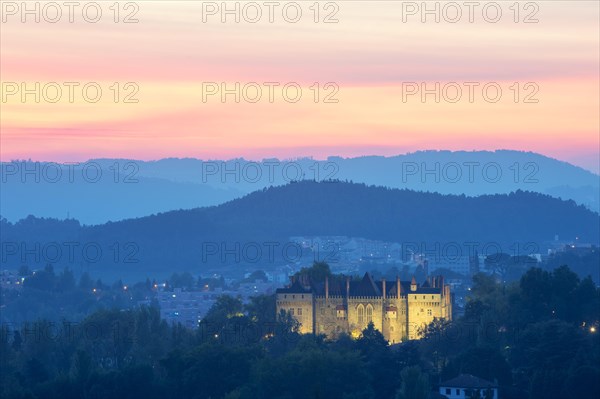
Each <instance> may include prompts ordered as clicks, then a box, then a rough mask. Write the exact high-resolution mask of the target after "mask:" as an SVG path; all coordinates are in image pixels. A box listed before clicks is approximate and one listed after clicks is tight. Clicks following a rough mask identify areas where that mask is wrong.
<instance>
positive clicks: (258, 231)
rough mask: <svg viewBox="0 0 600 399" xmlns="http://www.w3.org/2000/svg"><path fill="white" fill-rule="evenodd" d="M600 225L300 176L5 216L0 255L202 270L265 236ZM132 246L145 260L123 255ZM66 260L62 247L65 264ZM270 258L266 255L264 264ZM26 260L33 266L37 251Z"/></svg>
mask: <svg viewBox="0 0 600 399" xmlns="http://www.w3.org/2000/svg"><path fill="white" fill-rule="evenodd" d="M599 224H600V219H599V217H598V214H597V213H594V212H591V211H589V210H587V209H586V208H584V207H583V206H578V205H576V204H575V203H574V202H572V201H562V200H558V199H555V198H552V197H550V196H546V195H541V194H537V193H531V192H522V191H519V192H516V193H511V194H508V195H490V196H481V197H466V196H454V195H441V194H436V193H422V192H415V191H410V190H398V189H387V188H381V187H368V186H366V185H363V184H355V183H344V182H320V183H318V182H311V181H303V182H298V183H292V184H288V185H286V186H279V187H272V188H268V189H263V190H259V191H257V192H254V193H252V194H249V195H247V196H245V197H243V198H241V199H237V200H234V201H230V202H228V203H225V204H222V205H219V206H215V207H209V208H198V209H192V210H180V211H172V212H167V213H162V214H157V215H152V216H148V217H142V218H138V219H131V220H125V221H121V222H116V223H107V224H104V225H99V226H92V227H81V226H79V224H78V223H77V222H76V221H56V220H47V219H46V220H44V219H37V218H33V217H31V218H28V219H25V220H22V221H20V222H18V223H16V224H11V223H8V222H6V221H3V222H2V226H1V227H2V236H3V237H2V241H3V252H4V254H3V256H2V258H3V259H2V262H3V266H4V267H6V266H12V267H15V264H14V263H15V262H16V261H17V260H18V259H17V257H16V256H15V255H10V256H5V255H6V253H7V251H6V246H5V242H9V243H10V242H12V243H21V242H26V243H27V244H26V246H27V248H34V247H35V244H36V243H39V245H41V246H42V247H44V246H48V243H52V242H54V243H56V242H58V243H63V242H69V241H74V242H77V243H79V245H80V247H83V246H85V245H86V244H89V243H95V244H97V245H98V246H100V247H101V248H102V249H103V250H104V256H103V257H102V258H101V259H100V260H99V261H98V262H91V264H92V266H93V267H94V268H105V269H113V270H114V269H120V268H126V269H127V270H129V271H134V270H144V271H150V270H160V271H165V270H186V269H187V270H196V271H200V270H202V268H205V267H208V266H219V265H220V266H226V265H229V266H234V267H235V266H239V263H240V262H236V261H235V260H234V259H233V258H232V257H231V256H224V257H221V255H223V252H220V251H221V250H223V248H229V249H231V250H233V251H234V252H235V248H236V245H238V246H239V247H241V248H244V246H248V245H249V244H252V243H254V244H256V245H258V246H260V247H261V248H262V249H263V250H266V247H265V245H266V244H265V243H269V242H273V243H277V246H278V247H279V249H278V250H276V251H275V254H276V255H275V256H276V257H277V258H278V261H281V259H282V255H281V248H282V247H283V246H285V244H286V243H287V242H288V241H287V240H288V239H289V237H290V236H319V235H321V236H336V235H338V236H354V237H365V238H368V239H373V240H381V241H392V242H400V243H406V242H409V243H419V244H422V243H425V244H427V248H435V244H436V243H438V244H439V245H441V246H443V245H445V244H448V243H458V244H459V245H461V246H462V245H464V244H465V243H479V245H480V247H481V246H483V245H486V244H490V243H494V244H495V245H500V246H501V248H503V249H504V250H505V251H506V252H514V251H515V247H516V245H517V244H518V245H520V246H519V247H518V248H523V243H534V244H535V245H536V249H537V250H539V252H543V251H544V248H546V246H547V244H548V243H550V242H551V241H552V240H553V239H554V237H555V235H558V236H559V237H560V238H561V239H563V240H574V239H575V237H578V238H579V242H588V243H598V242H599V241H600V236H599V235H600V234H599V231H598V230H599V227H598V226H599ZM132 243H133V244H134V246H133V248H132V247H131V245H130V244H132ZM127 245H130V246H129V247H128V246H127ZM207 245H208V246H207ZM115 246H117V248H118V254H115V253H116V251H115V250H114V247H115ZM215 247H218V248H219V251H218V252H216V255H215V254H214V253H213V254H212V255H211V256H209V257H207V256H206V255H207V252H208V249H210V250H211V251H212V250H213V249H214V248H215ZM207 248H208V249H207ZM8 249H11V251H12V252H14V250H13V249H14V248H12V247H10V248H8ZM527 250H529V251H531V249H527V248H524V251H527ZM75 252H76V253H80V252H81V250H80V249H79V250H77V251H75ZM133 252H135V254H134V256H133V259H136V260H138V261H139V262H137V263H129V262H123V258H124V257H126V256H127V255H132V253H133ZM17 253H19V252H17ZM238 253H239V250H238ZM116 255H118V256H116ZM251 256H252V255H248V256H245V258H246V259H247V258H249V257H251ZM242 257H243V258H244V256H242ZM117 258H118V260H115V259H117ZM65 259H66V253H63V256H62V258H61V261H64V260H65ZM265 260H266V254H264V253H263V255H262V257H261V258H260V259H259V263H260V261H265ZM43 261H44V259H42V260H41V262H43ZM243 261H244V259H242V263H243ZM76 262H79V263H78V264H81V262H82V261H81V260H78V261H76ZM27 263H33V259H32V256H29V258H28V262H27ZM58 263H60V262H58ZM63 263H64V262H63ZM87 264H88V265H89V264H90V262H87Z"/></svg>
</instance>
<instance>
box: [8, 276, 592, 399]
mask: <svg viewBox="0 0 600 399" xmlns="http://www.w3.org/2000/svg"><path fill="white" fill-rule="evenodd" d="M471 292H472V296H471V298H470V299H469V301H468V305H467V308H466V312H465V315H464V317H462V318H460V319H458V320H454V321H453V322H443V321H436V322H434V323H432V324H431V325H430V326H428V327H427V329H425V330H424V333H425V338H424V339H422V340H420V341H410V342H406V343H403V344H399V345H394V346H388V345H387V342H385V340H384V339H383V336H382V335H381V334H380V333H379V332H378V331H377V330H375V329H374V328H373V326H372V325H370V326H369V327H368V328H367V329H366V330H365V331H363V334H362V336H361V337H360V338H359V339H357V340H353V339H351V338H350V337H342V338H341V339H339V340H338V341H335V342H329V341H326V340H324V338H323V337H322V336H312V335H305V336H301V335H298V334H297V333H296V332H295V331H296V328H297V325H296V323H295V322H294V320H293V319H292V318H290V317H289V315H285V314H281V315H279V317H278V318H276V315H275V302H274V297H273V296H260V297H256V298H254V299H253V300H252V301H251V302H250V303H249V304H247V305H243V304H242V303H241V302H240V301H239V300H237V299H235V298H231V297H227V296H223V297H221V298H220V299H219V300H218V301H217V303H216V304H215V305H214V306H213V308H211V310H210V311H209V313H208V314H207V315H206V317H205V318H204V319H203V320H202V322H201V323H200V327H199V328H198V329H197V330H194V331H192V330H189V329H185V328H182V327H181V326H178V325H168V324H167V323H166V322H164V321H161V319H160V316H159V312H158V310H157V309H156V308H154V307H142V308H140V309H137V310H125V311H120V310H101V311H98V312H96V313H93V314H91V315H89V316H88V317H86V318H85V319H84V320H83V321H81V322H79V323H68V322H66V321H64V322H61V323H51V322H47V321H39V322H36V323H31V324H28V325H24V326H6V325H5V326H3V328H2V334H1V340H0V362H1V363H0V371H1V373H0V385H1V391H0V396H1V397H3V398H49V399H51V398H61V399H62V398H95V399H96V398H97V399H101V398H149V399H151V398H212V399H219V398H227V399H232V398H303V399H306V398H311V399H312V398H326V397H332V398H390V397H392V398H393V397H397V398H411V399H416V398H426V397H427V394H428V392H429V391H430V390H432V389H434V388H435V386H436V384H438V383H439V382H440V381H441V380H445V379H448V378H452V377H455V376H456V375H458V374H459V373H470V374H473V375H476V376H478V377H481V378H485V379H488V380H490V381H494V380H495V381H497V382H498V385H499V387H500V395H501V398H503V399H511V398H514V399H517V398H519V399H522V398H532V399H533V398H535V399H537V398H540V399H542V398H543V399H552V398H557V399H558V398H561V399H565V398H566V399H570V398H573V399H582V398H597V397H598V396H599V395H600V368H599V365H600V331H598V329H600V325H599V323H600V321H599V320H600V314H599V313H600V311H599V309H600V290H599V289H598V288H597V287H596V286H595V285H594V284H593V283H592V281H591V279H589V278H586V279H583V280H581V279H579V278H578V277H577V275H576V274H574V273H573V272H572V271H571V270H570V269H569V268H568V267H566V266H563V267H560V268H557V269H556V270H554V271H553V272H546V271H543V270H541V269H537V268H532V269H530V270H528V271H527V272H526V274H525V275H524V276H523V277H522V278H521V279H520V281H519V282H516V283H513V284H508V285H506V284H500V283H498V282H497V281H496V280H494V278H492V277H489V276H486V275H477V276H476V277H475V279H474V286H473V289H472V291H471ZM15 327H17V328H15Z"/></svg>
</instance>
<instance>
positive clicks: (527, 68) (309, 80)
mask: <svg viewBox="0 0 600 399" xmlns="http://www.w3.org/2000/svg"><path fill="white" fill-rule="evenodd" d="M4 3H6V2H4ZM19 3H20V2H17V3H15V4H19ZM59 3H61V2H59ZM84 3H85V2H82V4H84ZM100 3H102V5H103V8H102V9H103V15H102V18H101V20H100V21H99V22H98V23H89V22H86V21H85V20H84V19H83V18H82V11H81V10H79V11H78V10H76V11H75V14H74V15H75V19H76V20H75V22H74V23H69V21H68V18H67V15H63V18H62V20H61V21H60V22H58V23H50V22H48V21H44V20H43V18H42V20H41V21H40V22H39V23H36V22H35V21H33V20H32V19H30V20H28V21H26V22H25V23H23V22H21V14H20V13H17V14H16V15H13V14H12V12H13V10H12V9H6V5H3V15H2V17H3V21H2V25H1V30H2V32H1V35H0V41H1V49H2V57H1V61H0V67H1V80H2V91H3V92H2V103H1V107H2V109H1V111H2V112H1V116H0V118H1V120H0V127H1V129H2V131H1V143H0V144H1V147H0V156H1V158H2V160H3V161H8V160H11V159H27V158H31V159H34V160H47V161H83V160H86V159H89V158H97V157H123V158H134V159H144V160H148V159H158V158H163V157H198V158H205V159H206V158H213V159H214V158H233V157H242V156H243V157H246V158H252V159H261V158H263V157H280V158H281V157H296V156H314V157H316V158H324V157H326V156H328V155H341V156H356V155H372V154H379V155H394V154H399V153H405V152H410V151H415V150H426V149H450V150H478V149H485V150H493V149H516V150H526V151H534V152H539V153H542V154H544V155H548V156H552V157H555V158H558V159H561V160H565V161H568V162H571V163H573V164H576V165H579V166H582V167H584V168H586V169H589V170H592V171H595V172H598V169H599V165H598V163H599V159H600V141H599V140H600V139H599V130H600V119H599V109H600V101H599V98H600V81H599V73H600V70H599V68H600V55H599V52H600V50H599V49H600V39H599V37H600V32H599V26H598V24H599V22H598V21H599V18H600V12H599V5H598V4H599V3H598V2H596V1H578V2H567V1H564V2H561V1H541V2H536V3H535V4H537V6H538V7H539V10H536V9H534V8H530V9H525V8H523V9H521V10H520V13H519V16H518V18H519V20H520V21H519V22H518V23H515V22H514V18H515V15H514V11H513V10H511V9H509V7H510V6H511V5H512V4H513V3H514V2H513V1H509V2H498V3H499V4H501V5H502V12H503V14H502V17H501V18H500V21H499V22H497V23H491V22H488V21H486V20H485V19H484V18H483V16H482V10H481V8H478V9H475V12H474V21H473V22H472V23H470V22H469V21H468V15H463V16H462V20H461V22H459V23H450V22H448V21H446V20H444V18H443V17H442V19H441V21H440V23H436V22H435V21H433V17H431V16H430V17H428V18H429V19H428V20H427V21H425V22H422V21H421V14H420V13H417V14H416V15H408V14H406V11H408V9H407V8H406V4H403V3H402V2H394V1H338V2H335V5H337V6H335V7H334V6H332V5H326V2H321V3H320V13H319V22H318V23H315V22H314V20H313V18H314V17H315V15H314V12H313V11H312V10H311V9H309V7H311V6H312V4H313V3H314V2H313V1H308V2H306V1H301V2H298V4H301V9H302V12H303V14H302V17H301V19H300V21H299V22H297V23H290V22H287V21H285V20H284V18H283V16H282V11H281V7H279V8H276V9H275V12H274V19H275V22H273V23H269V22H268V16H267V15H263V17H262V19H261V20H260V21H259V22H257V23H249V22H248V21H245V20H244V18H243V16H242V19H241V21H240V22H239V23H235V22H234V21H233V17H231V16H230V17H228V18H229V19H228V20H227V21H226V22H225V23H222V22H221V14H220V13H218V12H217V14H216V15H205V17H206V18H207V20H206V22H203V7H204V10H205V11H209V10H210V9H208V8H207V5H206V4H203V2H200V1H180V2H178V1H137V2H135V4H137V8H127V9H125V3H126V2H122V3H121V5H122V7H123V9H121V10H120V14H119V18H120V19H123V18H124V17H125V16H126V15H128V14H129V13H130V12H133V11H136V12H135V15H134V17H135V18H137V19H138V20H139V22H137V23H131V24H124V23H122V21H120V22H119V23H115V22H114V20H113V17H114V15H113V11H112V10H110V9H109V7H110V5H111V4H113V3H114V2H113V1H108V2H100ZM205 3H206V2H205ZM262 3H263V2H258V4H262ZM280 3H281V4H282V5H283V4H285V2H280ZM405 3H406V2H405ZM430 3H431V4H433V2H430ZM443 3H444V2H442V4H443ZM525 3H526V2H522V4H525ZM214 4H216V5H217V6H220V5H221V2H220V1H219V2H217V3H214ZM229 4H233V2H229ZM241 4H242V6H243V2H242V3H241ZM415 4H417V6H419V5H420V4H421V2H417V3H415ZM458 4H462V2H458ZM481 4H485V2H482V3H481ZM232 7H233V5H232ZM240 7H241V6H240ZM403 7H404V8H403ZM432 7H433V5H432ZM138 8H139V9H138ZM267 10H268V9H267V8H266V7H263V8H262V11H263V12H265V13H266V12H267ZM403 10H404V11H405V14H404V18H406V22H403ZM64 11H66V9H65V10H64ZM462 11H463V13H467V11H468V10H467V9H466V8H464V9H463V10H462ZM532 12H534V14H533V17H532V18H536V19H538V20H539V22H537V23H523V21H522V20H523V19H525V17H526V16H527V15H529V14H531V13H532ZM330 13H334V14H333V18H336V19H337V20H338V22H337V23H329V24H326V23H323V21H322V20H323V18H324V17H325V16H326V15H328V14H330ZM493 14H494V13H493V12H492V11H490V13H489V15H493ZM252 15H254V13H252ZM289 15H292V16H293V15H294V12H293V11H290V12H289ZM452 15H453V14H452ZM29 18H31V17H29ZM22 82H25V83H26V85H27V87H29V88H33V87H35V83H36V82H39V83H40V87H42V86H44V85H45V84H47V83H48V82H57V83H58V84H59V85H60V86H61V87H62V90H63V92H62V94H63V95H62V98H61V99H60V100H59V101H57V102H56V103H51V102H49V101H46V98H44V97H43V96H42V97H43V98H41V99H40V102H39V103H36V101H35V98H34V95H28V96H26V98H25V99H24V100H23V99H22V97H21V93H20V92H17V93H15V94H11V93H12V92H11V90H14V88H15V87H19V90H20V86H19V85H21V83H22ZM64 82H76V83H78V84H79V86H77V87H75V88H74V101H73V102H70V101H69V98H68V88H67V86H64V85H63V83H64ZM88 82H96V83H97V84H98V85H99V86H100V87H101V88H102V96H101V98H100V100H99V101H98V102H97V103H91V102H88V101H86V100H85V99H84V98H83V95H82V91H81V87H82V86H83V85H85V84H86V83H88ZM115 82H117V86H113V85H114V84H115ZM127 82H132V83H133V84H134V85H130V86H125V84H126V83H127ZM206 82H216V83H217V84H221V83H222V82H225V84H226V85H227V87H229V88H233V87H234V86H235V82H240V86H244V84H246V83H248V82H257V83H258V85H259V86H261V87H262V90H263V97H262V98H261V100H259V101H258V102H256V103H251V102H249V101H246V100H245V99H244V98H242V99H241V101H240V102H239V103H236V102H235V101H234V96H233V95H230V96H228V97H226V98H225V100H226V101H225V102H222V101H221V97H220V95H219V94H217V95H214V96H209V97H207V99H206V101H203V87H204V88H206V87H207V85H206ZM264 82H277V83H279V86H277V87H275V89H274V100H273V102H269V101H268V99H267V97H268V88H267V86H264V85H263V83H264ZM288 82H294V83H297V84H298V85H300V87H301V90H302V98H301V99H300V100H299V101H298V102H295V103H292V102H287V101H285V99H284V98H283V95H282V90H281V87H282V86H283V85H284V84H286V83H288ZM315 82H318V83H319V87H320V90H319V94H320V96H319V102H317V103H315V101H314V93H315V91H316V90H315V86H313V85H314V83H315ZM328 82H333V83H334V84H335V86H337V88H338V90H337V92H336V93H335V94H334V95H333V98H335V99H337V100H338V102H337V103H325V102H324V101H323V99H324V97H325V96H326V95H327V94H332V93H333V91H334V89H333V87H334V86H330V87H328V88H327V89H326V88H324V86H325V84H326V83H328ZM406 82H415V83H417V85H420V84H421V83H423V82H424V83H425V84H427V87H429V88H434V87H435V84H436V82H439V84H440V88H441V87H443V86H444V85H447V84H448V83H449V82H456V84H458V85H459V86H461V87H462V90H463V93H462V98H461V99H460V100H458V101H457V102H450V101H447V99H444V98H441V100H440V102H439V103H436V102H435V101H434V96H433V95H429V96H427V97H426V98H425V102H422V100H421V97H420V94H417V95H414V96H410V97H408V98H407V99H406V101H404V100H403V88H404V90H406V88H407V83H406ZM464 82H476V83H477V84H478V86H476V87H475V88H474V97H473V101H472V102H470V101H469V99H468V97H469V96H468V87H467V86H464ZM490 82H495V86H496V87H500V88H501V89H502V95H501V98H500V99H499V101H498V102H495V103H492V102H490V101H486V100H485V99H484V97H483V94H482V86H484V85H485V84H488V83H490ZM515 82H518V87H519V89H518V90H516V87H517V86H514V84H515ZM528 83H529V85H528V86H527V84H528ZM311 86H312V87H313V89H311V88H310V87H311ZM454 86H455V85H454ZM454 86H452V87H454ZM111 87H113V89H111ZM114 87H119V94H120V98H119V101H117V102H115V101H114V97H113V95H114V93H115V90H114ZM136 87H137V88H138V89H139V90H138V91H137V92H136V93H135V94H134V96H133V98H135V99H137V100H138V102H137V103H124V101H123V97H124V96H125V95H126V94H128V93H133V90H134V88H136ZM447 88H449V90H450V91H449V92H448V93H450V94H449V95H452V96H454V91H452V90H454V89H452V88H451V86H447ZM48 90H49V91H48V92H47V93H46V94H48V96H53V93H54V92H53V91H52V90H53V89H52V88H49V89H48ZM292 92H293V90H292ZM491 92H493V91H491ZM491 92H490V93H491ZM515 92H518V93H519V99H518V101H517V102H515V98H514V95H515ZM251 93H254V92H251ZM528 95H530V99H532V100H537V102H525V101H524V100H525V98H527V96H528ZM252 96H253V94H252Z"/></svg>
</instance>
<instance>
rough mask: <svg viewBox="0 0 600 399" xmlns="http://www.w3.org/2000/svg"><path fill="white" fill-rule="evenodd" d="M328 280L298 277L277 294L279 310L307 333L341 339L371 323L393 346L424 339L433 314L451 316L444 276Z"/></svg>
mask: <svg viewBox="0 0 600 399" xmlns="http://www.w3.org/2000/svg"><path fill="white" fill-rule="evenodd" d="M331 280H332V281H329V279H328V278H326V279H325V281H324V282H322V283H315V284H312V283H311V282H308V281H306V280H304V281H298V280H296V281H293V282H292V284H291V285H290V286H289V287H287V288H281V289H278V290H277V292H276V304H277V313H278V314H279V313H280V312H281V311H285V312H288V313H289V314H290V315H292V316H293V317H294V318H295V319H296V320H297V321H298V322H299V323H300V332H301V333H304V334H308V333H313V334H324V335H325V336H327V338H329V339H336V338H337V337H338V336H339V335H340V334H342V333H345V334H349V335H351V336H353V337H358V336H359V335H360V333H361V332H362V330H364V329H365V328H366V327H367V325H368V324H369V323H370V322H372V323H373V325H374V326H375V328H376V329H377V330H379V331H380V332H381V333H382V334H383V336H384V337H385V339H386V340H387V341H388V342H390V344H394V343H399V342H402V341H405V340H409V339H418V338H420V336H419V335H420V332H419V331H420V329H421V328H423V327H424V326H426V325H427V324H429V323H431V322H432V321H433V320H434V318H437V319H447V320H450V319H451V318H452V301H451V296H450V287H449V286H448V285H445V284H444V279H443V277H432V278H428V279H427V281H425V282H424V283H423V284H422V285H420V286H419V285H418V284H417V283H416V281H415V280H414V278H413V280H412V281H400V279H396V281H385V280H382V281H377V282H376V281H374V280H373V279H372V277H371V276H370V275H369V274H368V273H366V274H365V276H364V277H363V279H362V280H360V281H351V280H350V278H349V277H347V278H332V279H331Z"/></svg>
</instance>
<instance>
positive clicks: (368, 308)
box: [367, 304, 373, 323]
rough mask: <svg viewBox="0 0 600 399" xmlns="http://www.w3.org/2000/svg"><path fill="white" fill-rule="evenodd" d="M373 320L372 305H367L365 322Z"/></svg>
mask: <svg viewBox="0 0 600 399" xmlns="http://www.w3.org/2000/svg"><path fill="white" fill-rule="evenodd" d="M372 321H373V306H371V305H370V304H369V305H367V323H370V322H372Z"/></svg>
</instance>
